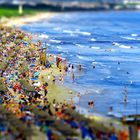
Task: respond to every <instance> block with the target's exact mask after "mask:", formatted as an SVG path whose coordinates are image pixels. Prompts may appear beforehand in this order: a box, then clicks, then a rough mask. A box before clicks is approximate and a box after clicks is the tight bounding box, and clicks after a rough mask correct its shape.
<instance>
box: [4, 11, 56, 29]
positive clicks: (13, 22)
mask: <svg viewBox="0 0 140 140" xmlns="http://www.w3.org/2000/svg"><path fill="white" fill-rule="evenodd" d="M55 14H56V13H53V12H40V13H37V14H35V15H26V16H23V17H14V18H10V19H6V20H5V21H3V24H4V26H16V27H20V26H23V25H25V24H29V23H31V22H37V21H39V20H43V19H45V20H46V19H48V20H49V19H50V18H52V17H53V16H54V15H55Z"/></svg>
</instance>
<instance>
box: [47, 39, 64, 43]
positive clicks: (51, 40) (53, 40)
mask: <svg viewBox="0 0 140 140" xmlns="http://www.w3.org/2000/svg"><path fill="white" fill-rule="evenodd" d="M49 41H50V42H54V43H61V41H60V40H55V39H50V40H49Z"/></svg>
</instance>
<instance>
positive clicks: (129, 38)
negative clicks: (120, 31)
mask: <svg viewBox="0 0 140 140" xmlns="http://www.w3.org/2000/svg"><path fill="white" fill-rule="evenodd" d="M134 37H137V36H133V37H128V36H122V37H121V38H124V39H127V40H140V38H134Z"/></svg>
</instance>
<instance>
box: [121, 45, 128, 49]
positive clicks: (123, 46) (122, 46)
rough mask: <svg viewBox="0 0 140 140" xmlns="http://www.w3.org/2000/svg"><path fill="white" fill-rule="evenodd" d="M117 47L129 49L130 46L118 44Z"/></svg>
mask: <svg viewBox="0 0 140 140" xmlns="http://www.w3.org/2000/svg"><path fill="white" fill-rule="evenodd" d="M119 48H123V49H130V48H131V46H125V45H120V46H119Z"/></svg>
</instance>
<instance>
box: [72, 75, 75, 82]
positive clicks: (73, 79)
mask: <svg viewBox="0 0 140 140" xmlns="http://www.w3.org/2000/svg"><path fill="white" fill-rule="evenodd" d="M74 81H75V75H74V73H72V82H73V83H74Z"/></svg>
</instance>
